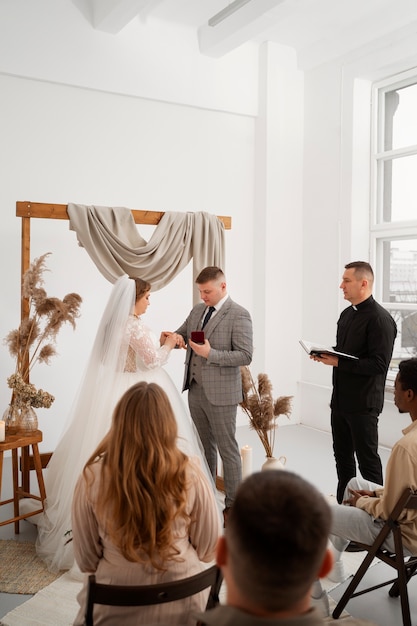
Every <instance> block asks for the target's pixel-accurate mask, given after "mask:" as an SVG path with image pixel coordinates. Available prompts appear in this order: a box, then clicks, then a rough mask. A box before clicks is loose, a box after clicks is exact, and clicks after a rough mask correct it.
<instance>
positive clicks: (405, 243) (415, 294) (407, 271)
mask: <svg viewBox="0 0 417 626" xmlns="http://www.w3.org/2000/svg"><path fill="white" fill-rule="evenodd" d="M382 244H383V268H382V276H383V289H382V294H383V301H384V302H408V303H410V302H411V303H417V238H416V239H391V240H385V241H383V242H382Z"/></svg>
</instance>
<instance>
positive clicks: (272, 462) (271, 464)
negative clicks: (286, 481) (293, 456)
mask: <svg viewBox="0 0 417 626" xmlns="http://www.w3.org/2000/svg"><path fill="white" fill-rule="evenodd" d="M286 462H287V459H286V457H285V456H280V457H279V459H277V458H276V457H275V456H267V457H266V461H265V463H264V464H263V465H262V471H265V470H282V469H285V463H286Z"/></svg>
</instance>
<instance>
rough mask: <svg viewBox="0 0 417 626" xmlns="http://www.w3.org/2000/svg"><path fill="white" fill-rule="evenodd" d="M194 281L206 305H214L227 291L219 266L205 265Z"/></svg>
mask: <svg viewBox="0 0 417 626" xmlns="http://www.w3.org/2000/svg"><path fill="white" fill-rule="evenodd" d="M195 282H196V283H197V286H198V290H199V292H200V298H201V299H202V300H203V302H204V304H205V305H206V306H216V304H217V303H218V302H220V300H221V299H222V298H224V296H225V295H226V293H227V291H226V278H225V276H224V274H223V272H222V270H221V269H220V268H219V267H215V266H210V267H205V268H204V269H203V270H202V271H201V272H200V273H199V275H198V276H197V278H196V281H195Z"/></svg>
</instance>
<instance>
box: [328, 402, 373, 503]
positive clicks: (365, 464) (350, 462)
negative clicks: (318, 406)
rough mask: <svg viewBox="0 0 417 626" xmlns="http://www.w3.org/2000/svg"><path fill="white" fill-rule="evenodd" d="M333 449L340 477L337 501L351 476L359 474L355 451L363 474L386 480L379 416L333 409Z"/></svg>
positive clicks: (368, 477) (365, 476)
mask: <svg viewBox="0 0 417 626" xmlns="http://www.w3.org/2000/svg"><path fill="white" fill-rule="evenodd" d="M331 424H332V435H333V452H334V458H335V461H336V472H337V478H338V485H337V501H338V502H339V504H340V503H341V502H342V500H343V493H344V491H345V489H346V485H347V484H348V482H349V480H350V479H351V478H354V477H355V476H356V462H355V453H356V458H357V460H358V466H359V471H360V473H361V476H362V478H364V479H365V480H370V481H371V482H374V483H376V484H378V485H382V484H383V477H382V463H381V459H380V456H379V454H378V417H377V416H374V415H370V414H354V413H353V414H348V413H343V412H341V411H336V410H334V409H333V410H332V414H331Z"/></svg>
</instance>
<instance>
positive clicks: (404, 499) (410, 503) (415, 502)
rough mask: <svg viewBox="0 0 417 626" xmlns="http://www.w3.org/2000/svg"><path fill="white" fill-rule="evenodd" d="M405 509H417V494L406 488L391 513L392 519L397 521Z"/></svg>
mask: <svg viewBox="0 0 417 626" xmlns="http://www.w3.org/2000/svg"><path fill="white" fill-rule="evenodd" d="M404 509H417V493H415V492H414V491H413V490H412V489H411V488H410V487H406V488H405V489H404V491H403V493H402V495H401V496H400V497H399V498H398V500H397V503H396V505H395V506H394V508H393V510H392V511H391V515H390V518H391V519H392V520H397V519H398V518H399V516H400V515H401V513H402V511H403V510H404Z"/></svg>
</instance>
